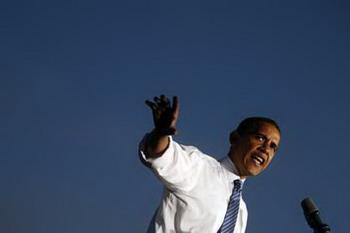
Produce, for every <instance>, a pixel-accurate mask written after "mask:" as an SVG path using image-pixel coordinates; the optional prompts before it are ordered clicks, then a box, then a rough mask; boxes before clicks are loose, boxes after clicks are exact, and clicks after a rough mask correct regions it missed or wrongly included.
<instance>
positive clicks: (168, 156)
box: [139, 135, 202, 192]
mask: <svg viewBox="0 0 350 233" xmlns="http://www.w3.org/2000/svg"><path fill="white" fill-rule="evenodd" d="M146 137H147V135H146V136H145V137H144V139H143V140H142V141H141V143H140V146H139V156H140V159H141V161H142V163H143V164H145V165H146V166H147V167H149V168H150V169H152V171H153V172H154V173H155V175H156V176H157V177H158V178H159V179H160V181H161V182H162V183H163V184H164V185H165V186H166V187H167V188H169V189H170V190H173V191H184V192H186V191H189V190H190V189H191V188H192V187H193V186H194V185H195V184H196V178H197V177H198V171H199V170H200V166H201V163H202V159H201V152H200V151H199V150H198V149H197V148H196V147H193V146H184V145H181V144H178V143H177V142H175V141H173V139H172V137H171V136H169V146H168V148H167V149H166V150H165V151H164V153H163V154H162V155H161V156H160V157H158V158H146V155H145V153H144V149H145V146H144V145H145V144H144V142H145V138H146Z"/></svg>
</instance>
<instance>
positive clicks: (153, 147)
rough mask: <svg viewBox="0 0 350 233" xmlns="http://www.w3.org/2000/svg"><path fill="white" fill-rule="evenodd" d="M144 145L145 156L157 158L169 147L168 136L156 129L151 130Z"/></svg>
mask: <svg viewBox="0 0 350 233" xmlns="http://www.w3.org/2000/svg"><path fill="white" fill-rule="evenodd" d="M145 147H146V151H145V152H146V153H145V155H146V157H147V158H158V157H160V156H162V154H163V153H164V151H165V150H166V149H167V148H168V147H169V136H168V135H162V134H159V133H158V132H157V131H156V130H153V131H152V132H151V133H150V134H149V135H148V137H147V139H146V144H145Z"/></svg>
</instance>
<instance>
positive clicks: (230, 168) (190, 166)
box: [140, 135, 248, 233]
mask: <svg viewBox="0 0 350 233" xmlns="http://www.w3.org/2000/svg"><path fill="white" fill-rule="evenodd" d="M146 137H147V135H146ZM140 158H141V160H142V162H143V163H144V164H145V165H147V166H148V167H150V168H151V169H152V171H153V172H154V173H155V174H156V176H157V177H158V178H159V179H160V180H161V182H162V183H163V184H164V191H163V196H162V200H161V203H160V206H159V207H158V209H157V210H156V212H155V214H154V216H153V219H152V221H151V223H150V226H149V228H148V231H147V232H148V233H155V232H156V233H185V232H188V233H216V232H217V231H218V229H219V228H220V226H221V224H222V223H223V221H224V217H225V213H226V210H227V205H228V203H229V199H230V196H231V193H232V190H233V181H234V180H236V179H240V177H239V176H237V175H236V174H235V173H237V172H236V169H235V166H234V164H233V162H232V161H231V159H230V158H229V157H226V158H224V159H222V160H220V161H217V160H216V159H214V158H213V157H211V156H208V155H206V154H204V153H202V152H201V151H200V150H198V149H197V148H196V147H193V146H184V145H181V144H178V143H176V142H175V141H173V140H172V137H170V136H169V147H168V148H167V149H166V151H165V152H164V153H163V155H162V156H161V157H158V158H155V159H154V158H153V159H152V158H148V159H147V158H146V156H145V154H144V140H143V141H142V142H141V143H140ZM242 181H243V182H244V179H243V180H242ZM247 218H248V211H247V207H246V204H245V202H244V201H243V199H242V197H241V201H240V207H239V212H238V216H237V221H236V227H235V230H234V232H233V233H244V232H245V229H246V225H247Z"/></svg>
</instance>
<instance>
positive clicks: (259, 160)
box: [252, 153, 265, 165]
mask: <svg viewBox="0 0 350 233" xmlns="http://www.w3.org/2000/svg"><path fill="white" fill-rule="evenodd" d="M252 158H253V160H254V162H255V163H256V164H257V165H263V163H264V162H265V158H264V157H263V155H260V154H259V153H256V154H253V156H252Z"/></svg>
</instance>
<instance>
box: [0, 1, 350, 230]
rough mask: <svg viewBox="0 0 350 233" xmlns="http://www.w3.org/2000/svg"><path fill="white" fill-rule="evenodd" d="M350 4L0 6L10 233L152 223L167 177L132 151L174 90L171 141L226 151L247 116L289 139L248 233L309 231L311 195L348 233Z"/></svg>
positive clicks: (3, 207) (5, 216)
mask: <svg viewBox="0 0 350 233" xmlns="http://www.w3.org/2000/svg"><path fill="white" fill-rule="evenodd" d="M349 11H350V4H349V2H347V1H343V0H339V1H323V0H322V1H255V0H253V1H215V2H214V1H172V2H170V1H128V2H126V1H124V2H122V1H98V2H97V1H60V2H59V1H55V2H54V1H12V2H9V1H6V2H2V3H1V4H0V51H1V56H0V101H1V108H0V113H1V114H0V119H1V128H0V145H1V146H0V185H1V192H0V231H1V232H4V233H48V232H49V233H62V232H64V233H79V232H84V233H95V232H103V233H112V232H113V233H115V232H145V229H146V227H147V225H148V222H149V220H150V219H151V217H152V214H153V211H154V210H155V208H156V207H157V205H158V203H159V200H160V196H161V191H162V186H161V184H160V183H159V181H157V180H156V178H155V177H154V176H153V174H152V173H151V172H150V171H149V170H147V169H146V168H145V167H143V166H142V164H141V163H140V162H139V160H138V157H137V156H138V155H137V144H138V142H139V140H140V139H141V138H142V136H143V134H144V133H145V132H147V131H148V130H150V129H151V128H152V117H151V113H150V111H149V109H148V108H147V107H146V105H145V104H144V100H145V99H150V98H152V97H153V96H155V95H159V94H166V95H168V96H172V95H178V96H179V98H180V104H181V110H180V111H181V112H180V119H179V123H178V129H179V134H178V135H177V136H176V140H177V141H179V142H181V143H183V144H191V145H195V146H197V147H199V148H200V149H201V150H202V151H204V152H206V153H208V154H210V155H212V156H214V157H215V158H221V157H222V156H225V155H226V153H227V151H228V146H229V144H228V135H229V132H230V130H232V129H233V128H234V127H236V126H237V124H238V123H239V121H240V120H242V119H243V118H245V117H247V116H252V115H263V116H268V117H272V118H274V119H276V121H278V122H279V124H280V125H281V128H282V142H281V148H280V151H279V152H278V154H277V156H276V157H275V160H274V161H273V163H272V164H271V167H270V169H269V170H267V171H266V172H264V173H262V174H261V175H259V176H257V177H254V178H251V179H249V180H248V181H247V183H246V186H245V190H244V194H243V195H244V198H245V200H246V203H247V205H248V209H249V220H248V221H249V222H248V228H247V233H265V232H281V231H283V232H286V233H292V232H293V233H294V232H307V231H311V230H310V229H308V227H307V225H306V223H305V220H304V217H303V214H302V210H301V208H300V201H301V200H302V199H303V198H305V197H307V196H310V197H312V198H313V199H314V201H315V202H316V203H317V204H318V206H319V208H320V210H321V214H322V216H323V218H324V219H325V220H326V222H327V223H329V225H330V226H331V228H332V230H333V231H334V232H339V233H340V232H346V230H345V229H346V228H345V224H346V222H345V221H344V219H345V217H346V216H347V212H348V211H347V210H348V209H349V207H350V206H349V201H348V197H349V196H350V189H349V181H348V178H349V174H348V173H347V169H348V165H349V163H350V157H349V156H350V154H349V148H348V147H349V142H348V141H349V139H350V138H349V133H348V132H350V126H349V124H348V121H349V120H348V119H349V118H350V111H349V107H348V106H349V100H350V93H349V87H350V81H349V75H350V68H349V67H350V64H349V63H350V55H349V54H350V45H349V41H350V30H349V23H350V12H349Z"/></svg>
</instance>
